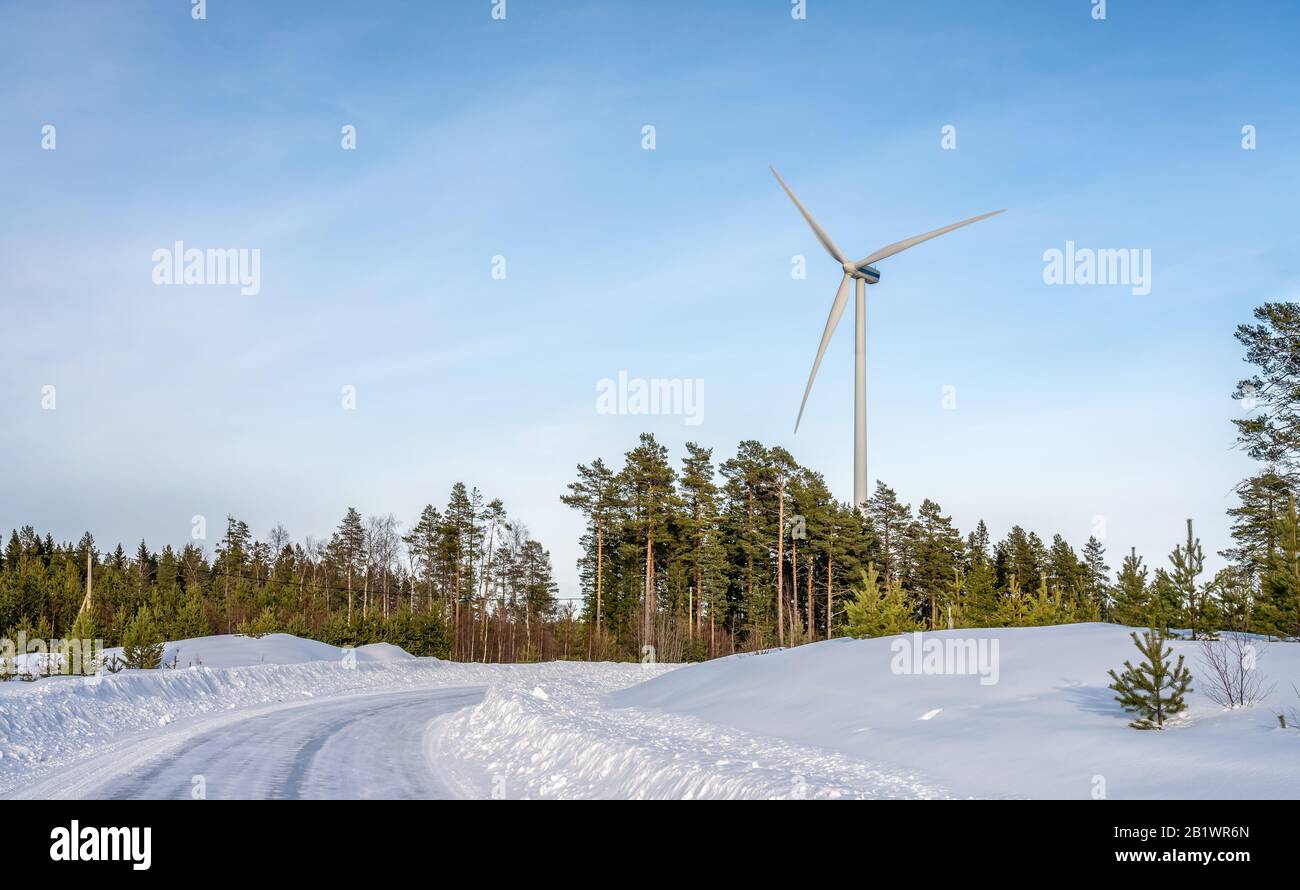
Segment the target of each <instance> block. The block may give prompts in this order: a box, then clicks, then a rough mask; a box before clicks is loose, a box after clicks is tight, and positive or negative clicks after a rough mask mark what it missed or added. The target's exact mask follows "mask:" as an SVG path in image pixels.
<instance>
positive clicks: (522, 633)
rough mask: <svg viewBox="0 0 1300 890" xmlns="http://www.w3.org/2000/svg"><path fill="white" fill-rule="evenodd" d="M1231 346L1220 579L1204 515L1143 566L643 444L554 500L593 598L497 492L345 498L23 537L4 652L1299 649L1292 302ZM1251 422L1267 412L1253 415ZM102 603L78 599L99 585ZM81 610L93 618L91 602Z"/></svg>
mask: <svg viewBox="0 0 1300 890" xmlns="http://www.w3.org/2000/svg"><path fill="white" fill-rule="evenodd" d="M1255 316H1256V323H1254V324H1246V325H1241V326H1240V327H1239V328H1238V330H1237V333H1236V336H1237V339H1238V341H1239V342H1240V343H1241V344H1242V345H1243V346H1244V347H1245V349H1246V361H1247V362H1248V363H1249V364H1251V365H1253V366H1254V367H1255V369H1256V373H1254V374H1253V375H1252V376H1251V377H1248V378H1246V379H1244V380H1242V381H1241V382H1240V383H1239V385H1238V387H1237V389H1236V391H1235V393H1234V397H1235V398H1237V399H1239V400H1240V401H1241V404H1242V405H1243V407H1245V408H1246V409H1247V410H1248V411H1251V412H1252V413H1251V415H1250V416H1249V417H1246V418H1243V419H1238V420H1235V421H1233V423H1234V424H1235V426H1236V428H1237V432H1238V438H1239V442H1240V444H1241V446H1242V447H1243V449H1245V450H1246V452H1247V453H1248V454H1249V455H1250V456H1251V457H1253V458H1254V459H1256V460H1257V461H1259V463H1260V469H1259V471H1258V472H1257V473H1256V474H1254V475H1252V476H1251V477H1250V478H1249V479H1247V480H1245V481H1244V482H1242V483H1241V485H1240V486H1239V488H1238V495H1239V502H1238V503H1237V504H1236V505H1235V506H1233V507H1232V508H1231V509H1230V510H1229V511H1228V512H1229V514H1230V515H1231V517H1232V522H1233V526H1232V538H1233V544H1232V546H1230V547H1229V548H1227V549H1225V550H1222V551H1220V553H1221V555H1222V556H1224V557H1226V558H1227V560H1228V565H1227V566H1226V567H1225V568H1223V569H1221V570H1220V571H1218V572H1217V573H1215V574H1214V575H1213V576H1207V574H1206V572H1205V565H1204V564H1205V556H1204V551H1203V549H1202V546H1201V543H1200V541H1199V539H1198V538H1197V537H1196V534H1195V529H1194V527H1193V524H1192V521H1191V520H1188V521H1187V525H1186V528H1185V529H1171V530H1170V531H1171V535H1170V538H1171V543H1172V544H1173V546H1172V549H1171V551H1170V552H1169V554H1168V556H1167V557H1160V558H1158V559H1157V560H1156V561H1155V562H1154V563H1148V562H1147V561H1146V559H1145V557H1144V556H1141V555H1139V554H1137V553H1136V551H1134V550H1133V549H1130V550H1129V551H1128V552H1127V553H1123V554H1121V555H1120V559H1119V562H1118V565H1117V566H1115V567H1114V568H1112V567H1111V565H1110V564H1109V561H1110V557H1108V555H1107V553H1106V550H1105V547H1104V546H1103V543H1102V542H1101V541H1100V540H1098V539H1097V538H1096V537H1092V538H1089V539H1088V540H1087V541H1086V542H1084V544H1083V545H1082V547H1080V548H1079V549H1076V548H1075V547H1074V546H1072V545H1071V544H1070V543H1069V542H1067V541H1066V540H1065V539H1064V538H1063V537H1062V536H1061V535H1059V534H1056V535H1053V536H1052V537H1051V539H1050V541H1048V540H1046V539H1044V538H1041V537H1039V535H1037V534H1036V533H1035V532H1033V531H1027V530H1025V529H1024V528H1022V527H1021V526H1019V525H1017V526H1014V527H1012V528H1011V530H1010V531H1009V532H1008V533H1007V534H1006V535H1005V537H1003V538H1002V539H1001V540H997V541H994V540H993V539H992V538H991V536H990V534H989V531H988V529H987V527H986V526H985V524H984V523H983V522H982V521H981V522H978V523H977V524H976V526H975V527H974V529H972V530H970V531H969V532H966V533H963V532H962V531H961V530H959V529H958V528H957V527H956V526H955V525H954V523H953V521H952V519H951V518H950V517H949V516H946V515H944V512H943V509H942V508H941V507H940V506H939V504H938V503H937V502H935V501H933V500H929V499H925V500H922V501H921V503H920V504H919V505H918V506H916V507H915V508H913V507H912V506H911V505H910V504H908V503H905V502H904V501H902V500H901V499H900V498H899V497H898V495H897V493H896V492H895V491H894V489H892V488H890V487H889V486H888V485H886V484H884V483H883V482H878V483H877V485H876V489H875V491H874V493H873V494H872V496H871V497H870V498H869V500H868V501H867V502H866V503H865V504H864V505H860V508H855V507H854V505H851V504H848V503H844V502H842V501H839V500H837V499H836V498H835V497H833V496H832V495H831V493H830V491H829V490H828V488H827V486H826V483H825V480H824V479H823V478H822V476H821V475H820V474H819V473H817V472H816V471H814V470H812V469H810V468H807V467H803V466H800V465H799V464H798V463H797V462H796V461H795V459H794V457H793V456H792V455H791V454H790V453H789V452H788V451H786V450H785V449H784V448H781V447H779V446H766V445H763V444H762V443H760V442H757V441H752V440H749V441H744V442H741V443H740V444H739V445H738V447H737V448H736V450H735V453H734V454H732V455H729V456H727V457H726V458H725V459H722V460H718V459H717V458H715V456H714V453H713V451H712V449H709V448H706V447H704V446H702V445H699V444H696V443H687V445H686V447H685V454H684V455H682V456H681V457H680V458H679V459H678V460H673V459H672V457H671V456H670V454H669V451H668V449H667V448H666V447H665V446H664V445H662V444H660V443H659V442H658V441H657V440H656V439H655V437H654V436H653V435H652V434H650V433H644V434H642V435H641V437H640V439H639V442H638V443H637V444H636V446H635V447H634V448H632V449H631V450H629V451H628V452H627V453H626V454H625V455H624V456H623V458H622V460H621V462H620V465H618V466H608V465H606V464H605V462H604V461H603V460H602V459H600V458H597V459H595V460H593V461H591V462H590V463H587V464H580V465H578V467H577V471H576V474H575V478H574V479H573V481H572V482H571V483H569V485H568V487H567V493H565V494H563V495H562V497H561V499H562V500H563V502H564V503H565V504H567V505H568V506H570V507H572V508H573V509H574V510H575V511H577V512H578V514H579V515H580V516H581V517H582V519H583V523H584V529H585V531H584V534H583V537H582V540H581V548H582V556H581V558H580V559H579V562H578V572H579V583H580V588H581V591H580V592H581V599H580V606H578V607H576V608H575V607H571V606H569V605H567V604H566V603H564V602H563V601H561V600H559V599H557V596H556V593H557V588H556V584H555V581H554V578H553V573H552V567H551V559H550V554H549V552H548V551H547V550H546V549H545V548H544V547H543V546H542V545H541V544H540V543H539V542H537V541H536V540H534V539H532V538H531V536H530V535H529V533H528V530H527V528H526V527H525V526H524V525H523V524H522V523H520V522H518V521H517V520H515V519H513V518H512V517H510V516H508V515H507V513H506V510H505V507H504V505H502V503H501V502H500V501H499V500H491V501H489V500H486V499H485V497H484V496H483V495H482V494H481V493H480V492H479V491H478V489H471V488H467V487H466V486H465V485H464V484H460V483H458V484H457V485H455V486H454V487H453V488H452V491H451V493H450V496H449V498H448V500H447V503H446V506H445V507H444V508H442V509H439V508H437V507H434V506H433V505H429V506H426V507H425V508H424V510H423V511H422V512H421V514H420V516H419V517H418V518H417V519H416V521H415V522H413V523H411V524H410V525H409V528H408V529H407V530H405V531H403V528H402V526H401V524H400V523H399V522H398V520H397V519H396V517H394V516H392V515H391V514H389V515H383V516H370V517H365V518H363V517H362V516H361V514H360V513H358V512H357V511H356V510H355V509H349V510H348V511H347V512H346V514H345V515H344V517H343V519H342V520H341V522H340V523H339V526H338V528H337V529H336V530H334V532H333V533H332V534H331V535H330V536H329V537H328V538H320V539H316V538H310V537H309V538H306V539H305V540H302V541H298V542H295V541H293V540H292V539H291V538H290V535H289V533H288V532H287V531H286V530H285V529H283V528H282V527H280V526H277V527H276V528H274V529H272V530H271V531H270V533H269V534H268V535H267V536H266V539H265V540H256V539H255V538H254V537H253V535H252V533H251V531H250V530H249V528H248V526H247V525H246V524H245V523H244V522H242V521H240V520H237V519H235V518H234V517H229V518H228V520H227V525H226V529H225V533H224V535H223V536H222V538H221V540H220V541H219V542H218V543H217V544H216V546H215V548H214V550H213V552H212V554H211V555H210V556H209V555H208V554H207V553H206V552H205V549H204V548H203V547H202V546H201V545H200V544H198V543H195V542H191V543H189V544H186V545H185V546H184V547H182V548H181V549H180V550H174V549H173V548H172V547H171V546H164V547H163V548H162V550H161V551H152V550H150V548H149V547H148V546H147V545H146V544H145V542H143V541H142V542H141V543H140V545H139V546H138V548H137V549H136V550H135V552H134V554H132V555H128V554H127V552H126V551H124V549H123V548H122V546H121V545H120V544H119V545H118V546H117V547H116V548H115V549H114V550H112V551H109V552H101V550H100V549H99V548H98V547H97V545H96V542H95V541H94V539H93V538H92V537H91V535H90V534H89V533H87V534H85V535H83V536H82V538H81V539H80V540H79V541H78V542H76V543H75V544H74V543H70V542H65V543H56V542H55V541H54V540H53V538H52V537H51V536H50V535H48V534H47V535H45V536H44V537H42V536H40V535H39V534H38V533H37V532H36V531H35V530H34V529H32V528H30V527H25V528H22V529H18V530H15V531H13V532H12V533H11V535H10V536H9V539H8V543H7V546H6V547H5V548H4V550H3V553H0V628H5V629H6V634H5V635H6V636H7V637H9V638H11V639H13V638H16V636H17V634H18V633H19V632H20V631H21V632H23V633H25V634H26V636H27V638H29V639H34V638H40V639H53V638H57V637H60V636H69V635H73V633H72V631H73V628H74V624H77V622H78V620H79V619H80V624H77V629H78V630H79V631H81V632H82V633H80V634H78V635H76V636H78V638H81V637H83V636H84V635H85V634H84V632H85V631H86V630H87V629H90V630H93V632H94V633H93V635H94V636H98V637H102V638H103V639H104V641H105V644H106V645H109V646H112V645H115V644H117V643H118V642H120V641H121V640H122V639H123V636H124V634H126V633H127V631H128V630H129V629H130V627H131V625H132V623H133V622H135V621H137V619H138V618H139V616H140V615H141V614H145V615H146V616H147V617H148V619H149V621H150V622H152V626H156V628H157V632H158V633H161V634H163V635H165V636H166V637H167V638H169V639H181V638H186V637H194V636H201V635H205V634H212V633H241V632H242V633H251V634H262V633H267V632H272V631H280V632H286V633H293V634H297V635H300V636H308V637H313V638H316V639H321V640H324V641H326V642H330V643H334V644H336V645H358V644H362V643H368V642H377V641H388V642H393V643H396V644H397V645H401V646H403V647H404V648H406V649H407V650H409V651H411V652H413V653H415V654H420V655H436V656H439V657H444V658H452V659H457V660H465V661H533V660H542V659H554V658H587V659H612V660H624V659H644V658H655V659H657V660H664V661H681V660H699V659H705V658H712V657H718V656H722V655H728V654H731V653H733V652H738V651H753V650H759V649H765V648H768V647H771V646H791V645H798V644H802V643H807V642H813V641H816V640H823V639H828V638H832V637H836V636H843V635H854V636H874V635H881V634H889V633H898V632H902V631H907V630H913V629H941V628H950V627H951V628H960V627H1007V626H1034V625H1047V624H1062V623H1070V622H1079V621H1110V622H1118V623H1121V624H1126V625H1135V626H1153V627H1159V628H1162V629H1170V628H1177V629H1184V630H1187V631H1190V633H1191V635H1192V636H1194V637H1196V636H1205V635H1207V634H1211V633H1213V632H1214V631H1216V630H1220V629H1234V630H1244V631H1252V632H1257V633H1263V634H1268V635H1272V636H1277V637H1283V638H1295V637H1297V636H1300V518H1298V516H1297V512H1298V511H1297V505H1296V497H1295V490H1296V485H1297V482H1300V304H1294V303H1270V304H1266V305H1264V306H1262V307H1260V308H1259V309H1257V310H1256V312H1255ZM1255 409H1259V410H1258V412H1257V413H1254V412H1255ZM88 574H89V576H90V580H91V585H90V586H91V588H92V592H91V594H90V595H89V596H87V575H88ZM87 602H88V603H89V604H90V607H89V609H83V604H84V603H87Z"/></svg>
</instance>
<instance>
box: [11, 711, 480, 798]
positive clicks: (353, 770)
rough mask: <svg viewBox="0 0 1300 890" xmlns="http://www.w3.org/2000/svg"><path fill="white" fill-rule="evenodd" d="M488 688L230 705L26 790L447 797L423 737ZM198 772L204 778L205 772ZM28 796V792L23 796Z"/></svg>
mask: <svg viewBox="0 0 1300 890" xmlns="http://www.w3.org/2000/svg"><path fill="white" fill-rule="evenodd" d="M482 698H483V690H482V689H481V688H468V689H467V688H459V689H426V690H420V691H417V692H409V691H406V692H389V693H376V694H367V695H357V696H348V697H342V698H326V699H320V700H316V701H309V702H304V703H295V704H292V705H278V706H271V707H266V708H260V709H252V710H251V712H250V713H249V714H247V715H241V714H239V713H237V712H236V713H232V714H227V715H222V716H220V717H218V718H215V719H214V720H211V721H208V722H209V723H215V724H216V725H214V726H207V725H205V724H199V725H197V726H196V727H193V728H191V729H188V730H185V729H182V730H179V731H176V732H174V733H173V734H172V735H171V736H170V737H167V736H164V737H163V738H159V739H154V740H150V739H147V738H146V739H139V740H136V741H134V742H132V743H131V744H128V745H124V746H122V748H120V749H119V750H116V751H112V752H107V753H104V754H101V755H100V756H97V757H95V758H92V759H91V760H89V761H86V762H85V763H82V764H78V765H77V766H76V768H74V769H73V770H70V771H60V775H58V776H54V777H51V778H49V779H47V780H45V781H44V782H38V783H37V784H36V786H34V787H32V788H30V789H28V792H29V793H31V792H35V794H34V796H40V797H69V796H71V797H79V798H109V799H115V800H121V799H139V798H144V799H166V798H190V797H191V796H193V795H194V789H195V788H196V786H198V785H200V784H201V785H202V786H203V787H204V791H205V792H206V797H207V798H208V799H210V800H219V799H266V798H281V799H283V798H299V799H373V798H378V799H396V798H413V799H445V798H449V797H453V796H455V795H454V793H453V792H452V790H451V789H450V788H449V787H448V786H447V784H446V783H445V782H443V781H442V780H441V779H440V778H439V776H438V775H437V772H436V769H435V766H434V763H433V760H432V758H431V757H430V756H429V753H428V750H427V747H428V746H427V744H426V734H427V730H428V729H429V726H430V724H431V723H432V722H433V721H434V720H435V719H436V718H438V717H441V716H443V715H446V714H449V713H451V712H453V711H456V710H459V709H460V708H463V707H467V706H470V705H473V704H477V703H478V702H479V701H480V700H481V699H482ZM197 777H202V778H201V780H199V779H197ZM23 796H28V795H23Z"/></svg>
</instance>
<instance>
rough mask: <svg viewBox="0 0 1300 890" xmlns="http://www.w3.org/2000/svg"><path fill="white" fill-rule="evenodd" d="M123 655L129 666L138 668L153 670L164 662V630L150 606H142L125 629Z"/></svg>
mask: <svg viewBox="0 0 1300 890" xmlns="http://www.w3.org/2000/svg"><path fill="white" fill-rule="evenodd" d="M122 657H123V659H124V660H125V661H126V666H127V667H128V668H134V669H136V670H152V669H153V668H156V667H159V666H160V665H161V664H162V657H163V637H162V632H161V631H160V630H158V625H157V624H155V623H154V618H153V613H152V612H150V611H149V607H148V606H141V607H140V608H139V610H138V611H137V612H136V613H135V617H134V618H132V619H131V622H130V623H129V624H128V625H127V626H126V630H125V631H123V633H122Z"/></svg>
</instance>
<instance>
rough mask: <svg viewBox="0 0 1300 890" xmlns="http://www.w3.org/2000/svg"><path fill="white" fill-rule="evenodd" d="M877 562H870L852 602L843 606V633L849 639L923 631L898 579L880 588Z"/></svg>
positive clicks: (856, 588)
mask: <svg viewBox="0 0 1300 890" xmlns="http://www.w3.org/2000/svg"><path fill="white" fill-rule="evenodd" d="M880 582H881V578H880V573H879V572H877V571H876V566H875V563H868V564H867V569H866V571H865V572H864V573H863V575H862V581H861V583H859V584H858V585H857V586H856V587H854V589H853V599H851V600H849V602H848V604H847V605H846V606H845V607H844V613H845V621H844V630H845V632H846V633H848V634H849V635H850V636H854V637H858V638H859V639H861V638H864V637H883V636H889V635H891V634H900V633H909V632H911V631H914V630H921V629H922V627H923V626H924V625H923V623H922V622H921V621H920V620H919V619H918V618H917V617H916V615H915V614H914V612H913V609H912V604H911V603H909V602H908V597H907V593H906V592H905V591H904V590H903V585H902V584H901V583H900V582H899V581H898V580H897V579H886V580H885V585H884V589H883V590H882V589H881V586H880Z"/></svg>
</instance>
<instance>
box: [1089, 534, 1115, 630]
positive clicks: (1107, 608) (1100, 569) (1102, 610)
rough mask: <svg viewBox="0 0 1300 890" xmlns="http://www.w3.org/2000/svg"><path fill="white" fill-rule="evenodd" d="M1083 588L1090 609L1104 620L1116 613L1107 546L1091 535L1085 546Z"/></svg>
mask: <svg viewBox="0 0 1300 890" xmlns="http://www.w3.org/2000/svg"><path fill="white" fill-rule="evenodd" d="M1083 590H1084V597H1085V598H1086V599H1087V600H1088V605H1089V607H1090V609H1095V610H1096V612H1097V613H1098V615H1099V616H1100V617H1101V620H1103V621H1109V620H1110V619H1111V617H1112V616H1113V615H1114V609H1115V604H1114V589H1113V588H1112V587H1111V585H1110V566H1108V565H1106V548H1105V547H1103V546H1102V544H1101V541H1099V540H1097V538H1096V537H1095V536H1094V537H1089V538H1088V543H1087V544H1085V545H1084V546H1083Z"/></svg>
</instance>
